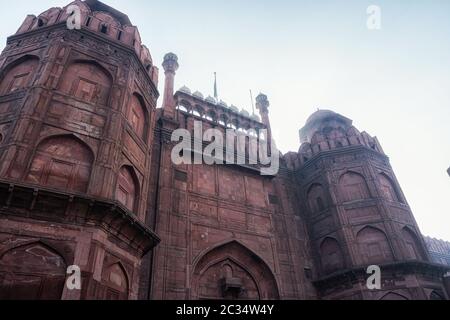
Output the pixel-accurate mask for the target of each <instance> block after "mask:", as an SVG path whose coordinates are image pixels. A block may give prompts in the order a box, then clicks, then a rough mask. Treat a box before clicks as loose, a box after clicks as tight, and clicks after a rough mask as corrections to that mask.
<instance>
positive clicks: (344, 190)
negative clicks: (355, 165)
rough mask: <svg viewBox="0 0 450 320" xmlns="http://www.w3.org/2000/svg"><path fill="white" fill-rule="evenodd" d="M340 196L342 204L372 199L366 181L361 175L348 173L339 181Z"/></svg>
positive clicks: (352, 172)
mask: <svg viewBox="0 0 450 320" xmlns="http://www.w3.org/2000/svg"><path fill="white" fill-rule="evenodd" d="M339 194H340V198H341V201H342V202H350V201H356V200H364V199H369V198H370V192H369V187H368V186H367V182H366V179H365V178H364V176H362V175H361V174H360V173H356V172H354V171H347V172H346V173H344V174H343V175H342V176H341V177H340V179H339Z"/></svg>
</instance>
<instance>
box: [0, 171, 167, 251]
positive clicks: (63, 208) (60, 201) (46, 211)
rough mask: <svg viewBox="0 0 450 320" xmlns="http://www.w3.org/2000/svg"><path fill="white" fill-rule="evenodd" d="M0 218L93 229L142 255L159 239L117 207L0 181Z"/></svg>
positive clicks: (40, 188) (102, 201)
mask: <svg viewBox="0 0 450 320" xmlns="http://www.w3.org/2000/svg"><path fill="white" fill-rule="evenodd" d="M0 215H5V216H19V217H26V218H31V219H35V220H41V221H49V222H52V223H64V224H69V225H77V226H86V227H93V226H95V227H97V228H100V229H102V230H104V231H105V232H106V233H107V234H109V235H110V236H111V239H115V242H116V243H117V245H119V246H122V247H124V248H127V250H130V249H132V250H134V251H136V253H137V254H138V255H140V256H144V255H145V254H146V253H147V252H149V251H150V250H151V249H152V248H154V247H155V246H156V245H158V243H159V242H160V239H159V237H158V236H157V235H156V234H155V233H154V232H153V231H152V230H150V229H149V228H148V227H147V226H146V225H144V224H143V223H142V222H141V221H139V220H138V219H137V218H136V217H135V216H134V214H132V213H131V212H130V211H128V210H127V209H125V208H124V207H123V206H122V205H121V204H119V203H118V202H115V201H110V200H106V199H99V198H92V197H89V196H86V195H82V194H76V193H70V192H61V191H56V190H52V189H48V188H42V187H38V186H32V185H28V184H25V183H16V182H12V181H6V180H0Z"/></svg>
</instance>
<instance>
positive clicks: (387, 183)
mask: <svg viewBox="0 0 450 320" xmlns="http://www.w3.org/2000/svg"><path fill="white" fill-rule="evenodd" d="M378 177H379V181H380V186H381V194H382V197H383V198H384V199H386V200H388V201H392V202H401V203H403V201H402V197H401V196H400V194H399V192H398V191H397V188H396V186H395V184H394V183H393V182H392V180H391V178H389V177H388V176H387V175H386V174H385V173H380V174H379V175H378Z"/></svg>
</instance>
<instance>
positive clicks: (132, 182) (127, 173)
mask: <svg viewBox="0 0 450 320" xmlns="http://www.w3.org/2000/svg"><path fill="white" fill-rule="evenodd" d="M139 193H140V185H139V179H138V177H137V175H136V172H135V171H134V168H133V167H131V166H123V167H122V168H120V170H119V177H118V179H117V187H116V199H117V200H118V201H119V202H120V203H121V204H123V205H124V206H125V207H126V208H127V209H128V210H130V211H131V212H137V210H138V208H137V207H138V202H139V201H138V200H139V199H138V195H139Z"/></svg>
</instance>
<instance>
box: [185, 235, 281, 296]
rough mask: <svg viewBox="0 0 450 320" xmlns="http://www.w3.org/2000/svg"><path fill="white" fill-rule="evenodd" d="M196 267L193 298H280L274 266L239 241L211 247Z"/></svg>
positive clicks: (199, 259) (193, 280)
mask: <svg viewBox="0 0 450 320" xmlns="http://www.w3.org/2000/svg"><path fill="white" fill-rule="evenodd" d="M193 270H194V271H193V275H192V277H191V278H192V284H191V287H192V298H193V299H224V298H225V299H259V300H266V299H279V293H278V286H277V282H276V279H275V276H274V275H273V272H272V271H271V269H270V267H269V266H268V265H267V263H266V262H265V261H264V260H263V259H262V258H260V257H259V256H258V255H257V254H256V253H254V252H253V251H252V250H250V249H249V248H247V247H246V246H245V245H243V244H242V243H240V242H238V241H236V240H232V241H229V242H225V243H222V244H219V245H217V246H215V247H214V248H211V249H209V250H207V251H206V252H205V253H203V254H202V255H201V256H200V257H199V258H198V259H197V260H196V263H195V265H194V268H193Z"/></svg>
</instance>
